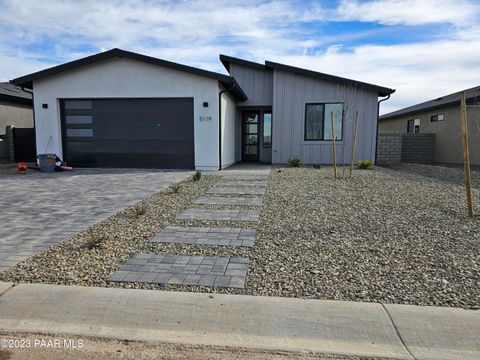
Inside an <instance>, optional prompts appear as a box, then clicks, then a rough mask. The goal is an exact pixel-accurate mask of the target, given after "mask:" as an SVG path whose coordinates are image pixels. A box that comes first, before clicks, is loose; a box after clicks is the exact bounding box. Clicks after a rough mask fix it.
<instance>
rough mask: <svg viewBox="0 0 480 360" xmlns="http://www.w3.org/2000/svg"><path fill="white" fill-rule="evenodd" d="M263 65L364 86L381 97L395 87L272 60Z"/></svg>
mask: <svg viewBox="0 0 480 360" xmlns="http://www.w3.org/2000/svg"><path fill="white" fill-rule="evenodd" d="M265 66H266V67H269V68H272V69H277V70H282V71H286V72H292V73H295V74H298V75H303V76H309V77H313V78H319V79H323V80H326V81H330V82H336V83H340V84H346V85H353V86H355V87H360V88H364V89H367V90H370V91H373V92H377V93H378V95H379V96H382V97H383V96H388V95H391V94H393V93H394V92H395V89H390V88H387V87H383V86H379V85H375V84H369V83H365V82H362V81H357V80H353V79H347V78H343V77H340V76H335V75H330V74H325V73H321V72H318V71H313V70H308V69H302V68H298V67H295V66H290V65H285V64H280V63H276V62H273V61H265Z"/></svg>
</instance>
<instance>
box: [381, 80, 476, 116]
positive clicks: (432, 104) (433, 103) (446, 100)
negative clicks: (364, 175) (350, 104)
mask: <svg viewBox="0 0 480 360" xmlns="http://www.w3.org/2000/svg"><path fill="white" fill-rule="evenodd" d="M461 92H462V91H459V92H456V93H453V94H449V95H445V96H441V97H439V98H436V99H433V100H429V101H425V102H423V103H420V104H417V105H413V106H409V107H406V108H403V109H400V110H397V111H393V112H391V113H388V114H385V115H382V116H380V120H386V119H391V118H394V117H397V116H404V115H410V114H415V113H418V112H421V111H428V110H433V109H437V108H442V107H446V106H451V105H455V104H460V93H461ZM465 92H466V98H467V99H472V98H475V97H480V87H478V86H477V87H474V88H471V89H467V90H465Z"/></svg>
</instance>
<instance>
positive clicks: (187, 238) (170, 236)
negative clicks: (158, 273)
mask: <svg viewBox="0 0 480 360" xmlns="http://www.w3.org/2000/svg"><path fill="white" fill-rule="evenodd" d="M256 234H257V230H255V229H242V228H227V227H220V228H212V227H194V226H167V227H166V228H164V229H162V231H160V233H159V234H157V235H156V236H155V237H154V238H153V239H152V242H154V243H177V244H192V245H210V246H249V247H250V246H253V242H254V241H255V235H256Z"/></svg>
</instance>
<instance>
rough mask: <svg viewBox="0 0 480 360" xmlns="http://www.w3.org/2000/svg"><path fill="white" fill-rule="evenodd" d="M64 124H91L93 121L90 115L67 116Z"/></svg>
mask: <svg viewBox="0 0 480 360" xmlns="http://www.w3.org/2000/svg"><path fill="white" fill-rule="evenodd" d="M65 122H66V123H67V124H70V125H79V124H91V123H93V119H92V116H91V115H67V116H65Z"/></svg>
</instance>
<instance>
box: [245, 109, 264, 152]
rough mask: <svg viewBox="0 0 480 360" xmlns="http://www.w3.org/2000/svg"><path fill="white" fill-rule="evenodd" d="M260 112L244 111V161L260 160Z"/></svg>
mask: <svg viewBox="0 0 480 360" xmlns="http://www.w3.org/2000/svg"><path fill="white" fill-rule="evenodd" d="M259 117H260V113H259V112H251V111H249V112H244V113H243V119H242V133H243V136H242V161H259V136H258V130H259V127H260V124H259Z"/></svg>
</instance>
